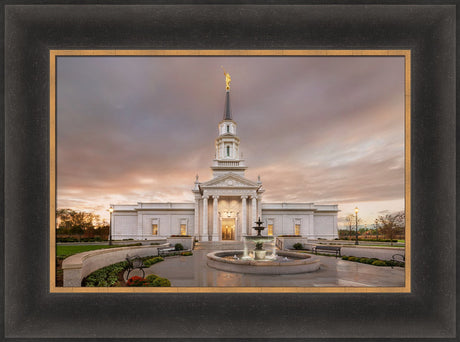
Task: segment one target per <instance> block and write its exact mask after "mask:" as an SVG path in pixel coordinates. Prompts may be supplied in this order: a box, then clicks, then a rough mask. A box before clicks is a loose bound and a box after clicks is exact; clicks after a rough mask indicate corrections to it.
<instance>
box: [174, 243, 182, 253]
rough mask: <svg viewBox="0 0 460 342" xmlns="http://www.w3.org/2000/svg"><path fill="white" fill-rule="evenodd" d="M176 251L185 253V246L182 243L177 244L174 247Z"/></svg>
mask: <svg viewBox="0 0 460 342" xmlns="http://www.w3.org/2000/svg"><path fill="white" fill-rule="evenodd" d="M174 249H175V250H176V251H183V250H184V246H182V244H181V243H176V244H175V245H174Z"/></svg>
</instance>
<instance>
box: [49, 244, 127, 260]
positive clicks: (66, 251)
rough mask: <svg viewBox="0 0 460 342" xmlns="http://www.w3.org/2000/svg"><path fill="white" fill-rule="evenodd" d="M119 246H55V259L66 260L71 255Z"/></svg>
mask: <svg viewBox="0 0 460 342" xmlns="http://www.w3.org/2000/svg"><path fill="white" fill-rule="evenodd" d="M116 247H120V246H108V245H87V246H56V257H57V258H67V257H69V256H71V255H73V254H77V253H81V252H87V251H94V250H96V249H103V248H116Z"/></svg>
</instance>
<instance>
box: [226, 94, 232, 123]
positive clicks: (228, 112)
mask: <svg viewBox="0 0 460 342" xmlns="http://www.w3.org/2000/svg"><path fill="white" fill-rule="evenodd" d="M224 120H233V119H232V109H231V107H230V90H227V91H226V92H225V107H224Z"/></svg>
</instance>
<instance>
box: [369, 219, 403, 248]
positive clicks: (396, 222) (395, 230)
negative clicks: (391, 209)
mask: <svg viewBox="0 0 460 342" xmlns="http://www.w3.org/2000/svg"><path fill="white" fill-rule="evenodd" d="M376 223H378V228H377V229H380V231H381V232H382V234H383V235H385V238H387V239H390V240H391V245H393V239H394V237H395V235H397V234H404V229H405V227H406V215H405V213H404V212H399V213H396V214H387V215H384V216H379V217H378V219H377V220H376Z"/></svg>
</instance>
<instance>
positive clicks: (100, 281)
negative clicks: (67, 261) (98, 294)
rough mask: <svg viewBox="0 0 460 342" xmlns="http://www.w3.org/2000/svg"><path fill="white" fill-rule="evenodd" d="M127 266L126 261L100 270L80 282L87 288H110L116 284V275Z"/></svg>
mask: <svg viewBox="0 0 460 342" xmlns="http://www.w3.org/2000/svg"><path fill="white" fill-rule="evenodd" d="M127 266H128V263H127V262H126V261H122V262H118V263H116V264H113V265H109V266H106V267H103V268H100V269H98V270H96V271H94V272H93V273H91V274H90V275H88V276H87V277H86V278H85V279H84V280H83V282H82V284H83V286H87V287H94V286H96V287H112V286H116V284H117V282H118V274H119V273H120V272H122V271H124V270H125V269H126V268H127Z"/></svg>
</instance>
